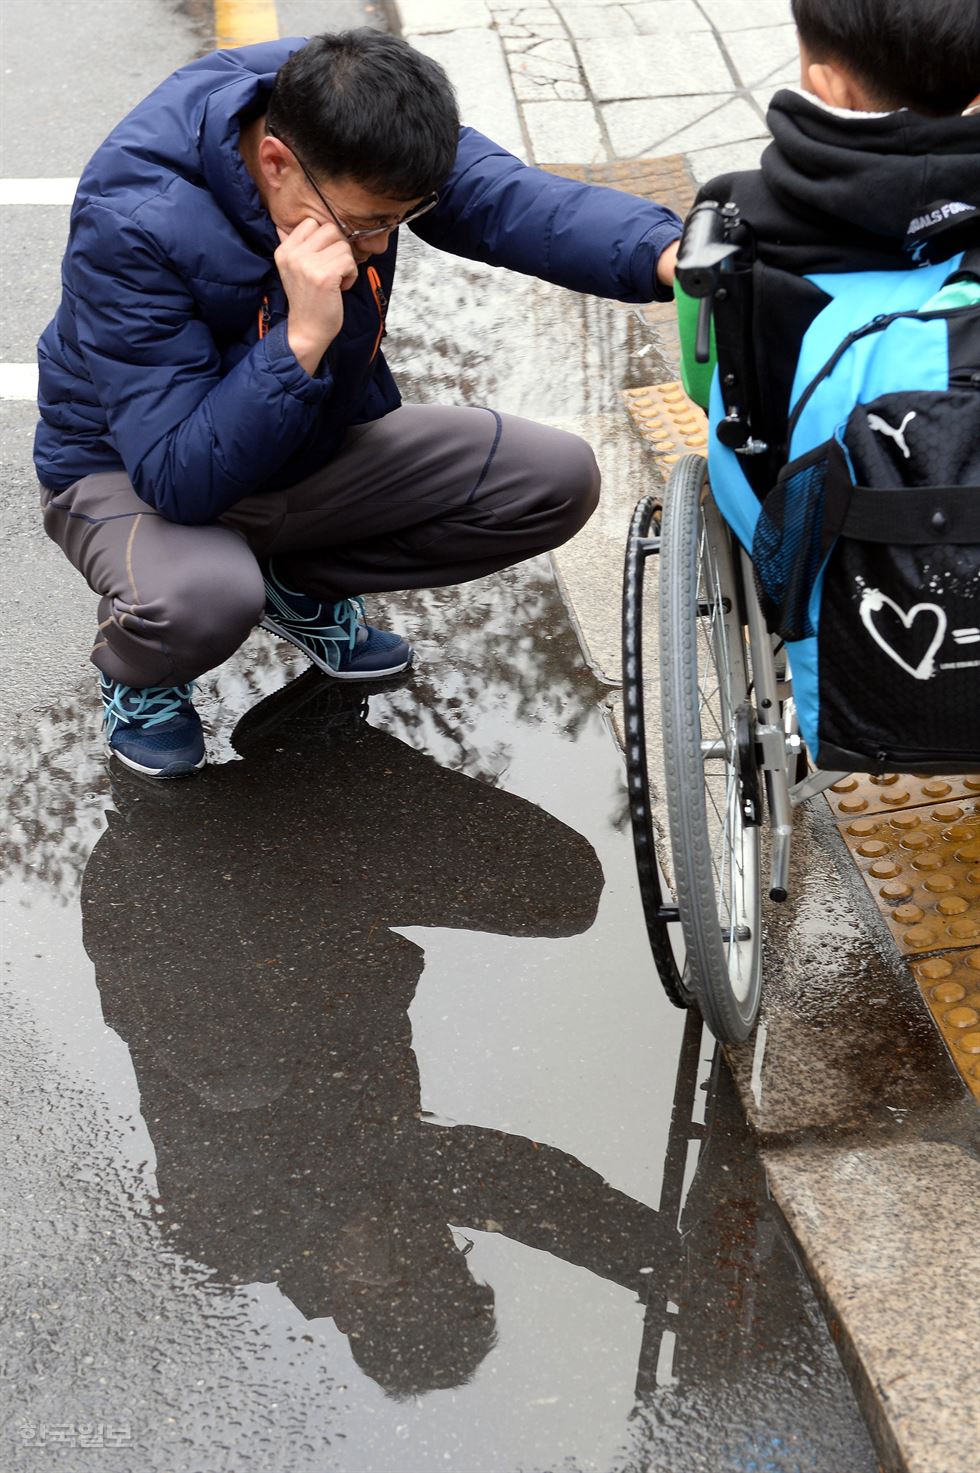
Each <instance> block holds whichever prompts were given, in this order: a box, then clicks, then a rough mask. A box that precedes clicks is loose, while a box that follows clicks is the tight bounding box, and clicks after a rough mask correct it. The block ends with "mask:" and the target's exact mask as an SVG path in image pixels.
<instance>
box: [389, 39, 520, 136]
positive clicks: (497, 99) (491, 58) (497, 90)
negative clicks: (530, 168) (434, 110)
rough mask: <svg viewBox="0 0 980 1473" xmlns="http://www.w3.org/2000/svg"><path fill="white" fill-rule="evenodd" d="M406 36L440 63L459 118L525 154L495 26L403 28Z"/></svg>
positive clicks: (501, 46) (500, 43)
mask: <svg viewBox="0 0 980 1473" xmlns="http://www.w3.org/2000/svg"><path fill="white" fill-rule="evenodd" d="M406 39H407V40H409V41H410V42H411V43H412V45H413V46H415V47H417V48H418V50H419V51H424V52H425V53H426V55H427V56H431V57H432V58H433V59H434V60H435V61H437V62H439V64H440V66H443V67H445V69H446V71H447V72H448V74H449V76H450V77H451V79H452V82H453V86H454V87H455V88H456V94H457V96H458V98H459V108H460V114H461V116H462V119H463V122H464V123H471V124H472V125H473V127H475V128H478V129H479V130H480V132H481V133H486V134H487V135H488V136H489V137H491V138H493V139H494V141H495V142H497V143H500V144H502V146H503V147H504V148H506V149H509V150H510V152H511V153H513V154H516V155H517V156H518V158H526V157H527V146H526V144H525V141H524V132H523V129H522V127H521V120H520V115H519V113H518V111H517V104H516V102H515V100H514V92H513V88H512V87H511V80H510V71H509V70H508V67H507V59H506V57H505V55H504V48H503V44H502V42H501V40H500V37H499V36H498V35H497V34H496V32H494V31H491V30H478V29H472V30H456V31H447V32H445V33H441V34H431V35H412V34H409V35H408V36H407V37H406Z"/></svg>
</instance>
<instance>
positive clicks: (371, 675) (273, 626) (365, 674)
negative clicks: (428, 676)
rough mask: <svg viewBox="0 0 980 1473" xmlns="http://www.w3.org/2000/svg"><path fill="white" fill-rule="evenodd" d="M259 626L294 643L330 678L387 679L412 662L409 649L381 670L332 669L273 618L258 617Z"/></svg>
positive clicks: (400, 671)
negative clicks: (398, 661)
mask: <svg viewBox="0 0 980 1473" xmlns="http://www.w3.org/2000/svg"><path fill="white" fill-rule="evenodd" d="M259 628H260V629H265V630H266V631H267V632H268V633H269V634H274V635H275V636H276V638H277V639H284V640H286V642H287V643H288V644H291V645H294V646H295V648H296V649H298V650H299V651H300V652H301V654H304V655H305V656H306V658H307V659H308V660H310V661H312V663H313V664H314V665H315V666H316V667H317V669H318V670H322V671H323V674H324V675H328V676H329V677H330V679H331V680H352V681H353V680H357V681H364V680H387V679H388V678H389V676H392V675H401V673H402V671H403V670H407V669H408V668H409V666H410V665H411V663H412V659H413V654H414V652H413V651H411V650H410V651H409V655H408V659H407V660H403V661H402V662H401V664H400V665H386V666H385V668H384V669H383V670H363V671H361V670H334V669H333V668H332V667H331V666H330V665H327V664H326V663H325V662H324V661H323V660H321V659H320V657H319V656H318V655H315V654H314V653H313V651H312V650H311V649H309V648H308V647H307V646H306V645H305V644H303V643H302V641H301V640H299V639H296V638H295V636H294V635H292V634H289V633H287V631H286V630H285V629H283V628H282V626H281V625H279V624H277V623H276V622H275V620H274V619H260V620H259Z"/></svg>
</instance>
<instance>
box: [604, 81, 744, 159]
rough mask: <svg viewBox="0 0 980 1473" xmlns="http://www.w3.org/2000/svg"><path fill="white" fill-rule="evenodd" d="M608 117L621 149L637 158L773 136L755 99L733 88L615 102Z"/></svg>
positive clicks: (613, 140) (612, 135) (606, 110)
mask: <svg viewBox="0 0 980 1473" xmlns="http://www.w3.org/2000/svg"><path fill="white" fill-rule="evenodd" d="M602 116H603V119H604V121H605V124H606V128H607V129H608V131H609V141H610V143H611V144H612V147H613V149H614V150H615V152H616V153H617V154H618V155H620V156H626V155H628V156H629V157H631V158H651V157H656V156H657V155H659V154H662V153H664V152H665V151H667V150H669V151H670V152H671V153H691V152H694V151H697V150H705V149H708V148H718V147H723V146H725V147H727V146H728V145H730V144H732V143H737V142H742V141H743V140H745V139H749V138H760V139H764V140H765V141H768V136H769V133H768V129H767V128H766V125H765V122H764V120H763V119H762V118H761V117H760V115H759V112H758V110H757V109H756V108H755V107H754V106H753V104H752V103H751V102H748V101H747V100H746V99H745V98H744V97H733V96H732V95H731V93H720V94H719V93H714V94H712V95H710V96H706V95H704V94H701V95H699V96H696V97H658V98H644V99H643V101H642V102H610V103H608V104H607V105H606V106H605V107H603V109H602Z"/></svg>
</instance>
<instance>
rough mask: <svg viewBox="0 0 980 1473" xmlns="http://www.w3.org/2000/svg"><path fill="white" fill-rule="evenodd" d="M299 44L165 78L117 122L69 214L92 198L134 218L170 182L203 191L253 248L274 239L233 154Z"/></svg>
mask: <svg viewBox="0 0 980 1473" xmlns="http://www.w3.org/2000/svg"><path fill="white" fill-rule="evenodd" d="M303 45H305V41H304V39H303V38H302V37H294V38H292V39H287V40H281V41H273V42H264V43H262V44H260V45H257V46H243V47H241V48H240V49H238V50H235V51H214V52H212V53H211V54H210V55H208V56H204V57H201V58H200V59H199V60H198V61H194V62H191V63H190V64H189V65H188V66H185V67H181V69H180V70H179V71H176V72H174V73H173V74H172V75H171V76H169V77H167V78H166V80H165V81H163V82H161V83H160V85H159V86H158V87H157V88H155V90H154V91H153V92H151V93H150V94H149V96H147V97H145V98H144V99H143V101H142V102H141V103H139V104H138V105H137V106H136V107H135V108H134V109H133V111H132V112H131V113H129V114H128V116H127V117H125V118H124V119H123V120H122V122H121V123H119V124H118V125H117V126H116V127H115V128H114V129H113V131H112V132H111V133H110V134H109V136H108V138H107V139H106V140H105V142H104V143H103V144H102V146H101V148H99V149H98V150H97V151H96V153H95V154H94V155H93V156H92V158H91V159H90V160H89V163H88V164H87V166H86V168H85V170H84V171H83V173H82V177H81V179H80V181H79V188H78V193H77V195H76V198H75V206H74V210H75V211H76V212H77V211H78V210H79V209H81V208H83V207H84V205H85V203H86V202H87V201H88V200H89V199H92V198H95V199H99V200H101V201H104V202H107V203H111V206H112V208H113V209H114V210H116V211H117V212H118V213H119V214H122V215H128V216H135V215H136V212H137V211H139V210H141V209H143V207H144V206H145V205H146V203H147V201H148V200H149V199H152V198H154V197H161V196H163V195H165V194H166V193H167V192H168V190H169V189H170V188H171V187H172V186H173V184H174V182H175V181H176V180H183V181H186V182H187V183H188V184H191V185H199V184H203V185H204V186H206V188H207V191H208V193H209V194H210V195H211V197H212V198H213V199H214V200H215V201H216V202H217V203H218V205H219V206H220V208H221V210H222V211H223V212H224V214H225V215H226V216H227V217H228V219H229V220H231V221H232V223H233V224H234V225H235V226H236V228H237V229H238V231H239V233H240V234H242V235H243V236H245V237H246V238H247V239H248V240H249V242H250V244H251V245H253V247H257V248H258V249H260V250H262V251H264V252H266V253H267V254H271V252H272V251H273V250H275V247H276V245H277V244H278V240H277V238H276V235H275V231H274V229H273V227H272V223H271V221H270V220H269V217H268V215H267V214H266V212H265V211H264V210H263V209H262V206H261V203H260V200H259V196H258V191H257V190H256V188H255V184H254V181H253V180H252V179H251V177H250V175H249V173H248V170H247V169H246V167H245V162H244V160H243V158H242V156H241V154H240V153H239V151H238V139H239V133H240V129H241V124H242V122H243V121H247V120H248V119H250V118H252V117H255V116H257V115H258V114H259V113H261V112H264V110H265V106H266V101H267V98H268V96H269V93H270V92H271V90H272V85H273V83H274V81H275V78H276V73H277V72H278V71H279V68H280V67H281V66H282V65H283V64H284V62H285V61H286V60H287V59H288V57H289V56H290V55H291V54H292V53H293V52H294V51H296V50H298V49H299V48H300V47H301V46H303Z"/></svg>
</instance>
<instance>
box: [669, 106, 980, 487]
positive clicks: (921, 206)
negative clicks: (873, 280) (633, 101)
mask: <svg viewBox="0 0 980 1473" xmlns="http://www.w3.org/2000/svg"><path fill="white" fill-rule="evenodd" d="M768 123H769V127H770V129H771V131H772V135H773V141H772V143H771V144H770V145H769V147H768V148H767V149H766V151H765V153H764V154H763V155H762V160H761V167H760V168H759V169H754V170H752V171H750V172H747V173H737V174H727V175H721V176H719V177H718V178H717V179H713V180H712V181H711V183H710V184H707V185H705V186H704V188H703V189H701V191H700V193H699V194H698V202H700V201H702V200H708V199H711V200H717V201H718V202H719V203H720V204H724V203H726V202H728V201H734V202H735V203H736V204H737V205H738V207H739V210H740V212H741V215H742V218H743V220H744V221H746V222H747V223H748V225H749V226H750V227H751V230H752V232H753V234H754V236H755V243H756V264H755V266H754V268H753V273H752V275H753V281H752V308H751V331H752V341H753V343H754V344H755V352H754V354H753V357H754V361H755V367H756V374H757V388H756V393H755V394H754V395H753V398H754V399H756V400H757V403H756V406H755V412H754V414H753V428H754V430H755V433H756V434H761V437H762V438H764V439H765V440H767V442H768V443H769V445H770V446H771V450H770V453H769V455H765V456H758V457H753V458H748V457H747V458H746V460H745V462H744V469H745V470H746V473H747V474H748V475H749V476H750V479H751V481H752V483H753V485H754V486H755V489H756V490H757V491H758V492H759V493H760V494H764V492H765V491H766V490H767V489H768V487H769V486H770V485H771V484H772V482H773V480H774V479H775V475H776V474H777V473H778V470H779V469H780V468H781V466H782V465H783V464H784V462H785V440H786V421H787V416H788V410H789V395H790V391H791V389H792V385H793V376H794V373H795V370H796V362H797V358H798V355H799V349H800V343H801V342H802V339H803V335H804V333H805V332H806V329H807V328H808V327H809V325H810V323H811V322H812V321H813V319H814V318H815V317H816V316H817V314H818V313H819V312H820V311H821V310H822V309H823V307H824V306H826V304H827V302H828V301H829V300H830V298H829V297H828V296H827V294H826V293H824V292H822V291H821V290H820V289H819V288H818V287H817V286H815V285H814V284H813V283H812V282H808V281H804V280H802V277H803V276H804V274H811V273H816V272H821V273H823V272H827V273H836V272H851V271H907V270H909V269H911V268H912V267H913V266H915V265H916V264H921V263H924V262H926V261H941V260H945V259H947V258H948V257H949V256H951V255H954V254H955V253H956V252H958V251H961V250H964V249H966V248H968V247H973V246H977V245H980V116H973V117H946V118H930V117H924V116H922V115H921V114H919V113H914V112H910V111H907V110H902V111H900V112H892V113H886V114H884V115H878V114H874V113H860V114H855V113H840V112H836V111H832V110H831V109H829V108H826V107H824V106H822V105H821V104H820V103H819V102H816V101H815V100H811V99H810V98H808V97H806V96H805V95H803V94H802V93H800V92H794V91H790V90H785V91H782V92H777V93H776V95H775V97H774V98H773V100H772V102H771V104H770V107H769V113H768ZM873 310H874V309H873V304H872V305H871V307H870V309H869V317H870V316H872V315H873Z"/></svg>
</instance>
